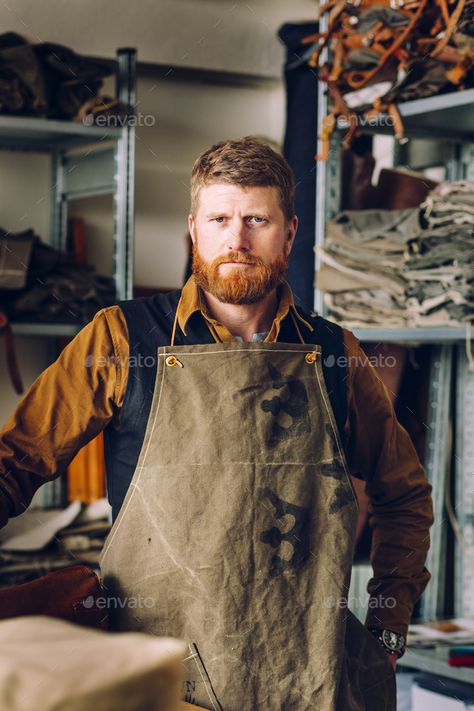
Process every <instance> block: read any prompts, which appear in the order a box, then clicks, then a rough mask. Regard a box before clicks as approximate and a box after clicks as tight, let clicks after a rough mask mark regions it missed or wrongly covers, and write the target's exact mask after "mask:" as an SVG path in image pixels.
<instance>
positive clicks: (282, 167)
mask: <svg viewBox="0 0 474 711" xmlns="http://www.w3.org/2000/svg"><path fill="white" fill-rule="evenodd" d="M293 200H294V180H293V176H292V173H291V169H290V168H289V166H288V165H287V163H286V162H285V161H284V159H283V158H282V157H281V156H279V155H278V154H277V153H276V152H274V151H273V150H272V149H270V148H269V147H268V146H266V145H265V144H263V143H260V142H259V141H257V140H255V139H252V138H243V139H240V140H236V141H227V142H224V143H221V144H218V145H216V146H213V147H212V148H210V149H209V150H208V151H206V152H205V153H204V154H203V155H202V156H200V158H198V160H197V161H196V163H195V165H194V168H193V172H192V180H191V214H190V216H189V230H190V233H191V237H192V240H193V276H192V277H191V278H190V279H189V281H188V282H187V283H186V285H185V287H184V288H183V289H182V290H181V291H179V292H174V293H171V294H166V295H156V296H154V297H151V298H147V299H134V300H131V301H127V302H121V303H120V304H119V306H113V307H109V308H107V309H103V310H101V311H99V312H98V314H97V315H96V316H95V318H94V320H93V321H92V323H90V324H89V325H88V326H86V327H85V328H84V329H83V330H82V331H81V333H80V334H78V336H76V338H75V339H74V340H73V342H72V343H71V344H70V345H69V346H68V347H67V348H66V349H65V350H64V351H63V353H62V354H61V356H60V357H59V358H58V360H57V362H56V363H55V364H53V365H52V366H51V367H50V368H49V369H47V370H46V371H45V372H44V373H43V374H42V375H41V376H40V378H39V379H38V380H37V381H36V383H35V384H34V385H33V387H32V388H31V389H30V391H29V393H28V394H27V395H26V397H25V398H24V399H23V401H22V402H21V403H20V405H19V407H18V409H17V411H16V413H15V414H14V416H13V417H12V418H11V419H10V421H9V422H8V423H7V425H6V426H5V428H4V430H3V433H2V439H1V450H0V451H1V456H2V458H1V462H2V468H3V476H2V477H1V479H0V483H1V489H0V491H1V492H2V497H1V498H0V502H1V504H2V508H3V513H2V520H3V522H4V521H5V520H6V519H7V517H8V516H12V515H17V514H19V513H21V511H22V510H23V509H24V508H25V507H26V506H27V505H28V503H29V501H30V499H31V496H32V494H33V492H34V490H35V489H36V488H37V487H38V486H39V485H40V484H41V483H42V482H43V481H44V480H46V479H48V478H51V477H54V476H58V475H59V474H60V473H61V472H62V471H63V470H64V468H65V466H66V465H67V464H68V462H69V461H70V459H71V458H72V456H73V455H74V454H75V452H76V451H77V449H78V448H79V447H80V446H82V445H83V444H84V443H85V442H86V441H88V440H89V439H90V438H91V437H92V436H94V435H95V434H97V433H98V432H99V431H100V430H102V429H104V428H105V438H106V460H107V482H108V495H109V498H110V501H111V504H112V508H113V517H114V525H113V528H112V530H111V532H110V535H109V537H108V538H107V541H106V544H105V547H104V550H103V552H102V556H101V569H102V575H103V577H104V581H105V584H106V586H107V590H108V592H109V594H110V597H111V600H115V601H116V602H117V601H118V602H117V604H116V605H115V606H114V607H113V608H112V610H111V612H113V618H114V619H113V626H114V628H116V629H134V630H143V631H148V632H151V633H154V634H159V635H172V636H177V637H183V638H184V639H186V640H187V641H188V643H189V650H190V654H189V657H188V658H187V660H186V669H185V686H184V695H185V698H186V699H187V700H188V701H194V702H196V703H199V704H200V705H202V706H204V707H205V708H209V709H225V711H237V710H238V711H257V710H260V711H263V710H264V709H265V710H267V709H268V710H269V709H272V710H274V711H277V710H278V711H280V710H282V711H283V710H284V711H293V710H295V711H296V710H298V711H309V709H318V711H333V710H334V709H336V710H337V711H361V710H362V709H367V710H368V711H382V710H385V709H386V710H389V709H390V710H392V709H394V708H395V681H394V673H393V670H394V668H395V661H396V658H397V656H398V655H399V654H400V653H401V652H402V651H403V645H404V635H405V634H406V630H407V625H408V622H409V619H410V615H411V612H412V610H413V606H414V604H415V602H416V600H417V598H418V597H419V595H420V594H421V592H422V591H423V589H424V587H425V586H426V584H427V582H428V579H429V573H428V572H427V570H426V568H425V567H424V562H425V557H426V552H427V548H428V540H429V536H428V530H429V526H430V525H431V523H432V505H431V499H430V486H429V484H428V483H427V482H426V480H425V477H424V473H423V469H422V467H421V465H420V462H419V460H418V458H417V455H416V453H415V450H414V448H413V445H412V444H411V442H410V439H409V437H408V434H407V433H406V431H405V430H404V429H403V428H402V427H401V426H400V425H399V424H398V422H397V420H396V417H395V414H394V411H393V407H392V405H391V403H390V399H389V397H388V394H387V391H386V389H385V387H384V386H383V385H382V383H381V381H380V380H379V378H378V377H377V375H376V373H375V371H374V369H373V368H372V367H371V365H370V364H369V363H368V360H367V358H366V356H365V354H364V353H363V351H362V350H361V349H360V346H359V342H358V341H357V339H356V338H355V336H354V335H353V334H352V333H350V332H349V331H347V330H344V329H341V328H340V327H339V326H337V325H336V324H334V323H332V322H329V321H327V320H325V319H323V318H322V317H320V316H317V315H316V314H305V313H303V312H302V311H301V310H300V309H299V308H297V307H296V306H295V304H294V300H293V296H292V293H291V290H290V288H289V286H288V284H287V283H286V282H285V280H284V275H285V270H286V265H287V260H288V257H289V254H290V251H291V247H292V244H293V241H294V239H295V234H296V229H297V218H296V217H295V215H294V207H293V205H294V203H293ZM351 474H352V475H357V476H359V477H361V476H362V477H363V478H364V479H365V481H366V486H367V491H368V493H369V497H370V502H371V512H372V515H371V524H372V527H373V551H372V558H373V561H372V562H373V568H374V578H373V579H372V580H371V582H370V584H369V588H370V593H371V604H370V605H369V613H368V617H367V620H366V627H364V626H363V625H362V624H361V623H359V622H358V621H357V620H356V619H355V617H354V616H353V615H352V614H351V613H350V612H349V611H348V610H347V595H348V589H349V582H350V571H351V564H352V557H353V552H354V538H355V536H354V532H355V527H356V523H357V511H358V505H357V497H356V496H355V493H354V488H353V485H352V481H351ZM369 629H370V630H372V631H369Z"/></svg>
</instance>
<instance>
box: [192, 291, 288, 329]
mask: <svg viewBox="0 0 474 711" xmlns="http://www.w3.org/2000/svg"><path fill="white" fill-rule="evenodd" d="M201 294H202V296H203V298H205V300H206V304H207V307H208V310H209V313H210V314H211V316H212V317H213V318H215V319H216V320H217V321H220V323H222V324H223V325H224V326H225V327H226V328H227V329H228V331H229V332H230V333H231V334H232V335H233V336H240V337H241V338H242V340H243V341H251V340H252V336H253V334H254V333H261V332H262V331H269V330H270V329H271V327H272V323H273V319H274V318H275V316H276V312H277V308H278V298H277V290H276V288H275V289H273V290H272V291H271V292H270V293H269V294H267V296H265V297H264V298H263V299H262V300H261V301H258V302H257V303H255V304H224V303H222V302H221V301H219V299H217V298H216V297H215V296H213V295H212V294H210V293H209V292H208V291H203V290H201Z"/></svg>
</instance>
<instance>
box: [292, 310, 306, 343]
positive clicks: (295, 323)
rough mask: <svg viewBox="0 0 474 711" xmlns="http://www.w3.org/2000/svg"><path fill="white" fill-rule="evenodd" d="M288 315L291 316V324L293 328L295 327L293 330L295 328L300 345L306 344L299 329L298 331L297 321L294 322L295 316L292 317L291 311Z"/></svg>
mask: <svg viewBox="0 0 474 711" xmlns="http://www.w3.org/2000/svg"><path fill="white" fill-rule="evenodd" d="M290 314H291V318H292V319H293V324H294V326H295V328H296V332H297V334H298V337H299V339H300V342H301V343H306V341H305V340H304V338H303V336H302V335H301V331H300V329H299V327H298V323H297V321H296V319H295V315H294V313H293V311H291V310H290Z"/></svg>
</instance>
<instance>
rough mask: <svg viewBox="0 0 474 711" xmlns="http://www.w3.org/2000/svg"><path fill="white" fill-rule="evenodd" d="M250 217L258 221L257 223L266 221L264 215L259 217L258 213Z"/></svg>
mask: <svg viewBox="0 0 474 711" xmlns="http://www.w3.org/2000/svg"><path fill="white" fill-rule="evenodd" d="M250 219H251V220H254V221H255V222H256V223H257V225H260V224H261V223H262V222H265V218H264V217H257V215H253V216H252V217H251V218H250Z"/></svg>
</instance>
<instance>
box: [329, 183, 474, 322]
mask: <svg viewBox="0 0 474 711" xmlns="http://www.w3.org/2000/svg"><path fill="white" fill-rule="evenodd" d="M318 253H319V256H320V260H321V267H320V269H319V271H318V274H317V287H318V289H320V290H322V291H323V292H324V293H325V294H324V299H325V303H326V305H327V307H328V310H329V316H330V317H331V316H332V317H334V318H336V319H337V320H338V321H340V322H342V323H343V324H344V325H345V326H346V327H348V328H360V327H366V326H373V327H377V326H379V327H384V328H402V327H424V326H452V327H455V326H462V325H463V324H465V323H466V322H467V321H472V320H474V269H473V267H474V183H472V182H467V181H460V182H454V183H448V182H446V183H441V184H440V185H439V186H437V187H436V188H435V189H434V190H432V191H431V192H430V193H429V195H428V197H427V199H426V201H425V202H424V203H422V205H421V206H420V208H410V209H405V210H358V211H356V210H354V211H346V212H342V213H340V214H339V215H338V216H337V217H336V219H335V220H332V221H330V222H329V223H328V228H327V238H326V241H325V244H324V247H319V248H318Z"/></svg>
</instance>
